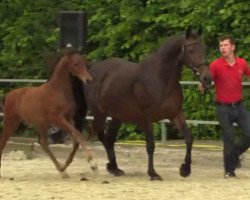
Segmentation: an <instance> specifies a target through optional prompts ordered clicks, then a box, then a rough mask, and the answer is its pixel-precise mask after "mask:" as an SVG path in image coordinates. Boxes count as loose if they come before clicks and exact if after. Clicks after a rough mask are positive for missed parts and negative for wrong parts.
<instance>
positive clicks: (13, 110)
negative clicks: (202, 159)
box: [0, 50, 96, 176]
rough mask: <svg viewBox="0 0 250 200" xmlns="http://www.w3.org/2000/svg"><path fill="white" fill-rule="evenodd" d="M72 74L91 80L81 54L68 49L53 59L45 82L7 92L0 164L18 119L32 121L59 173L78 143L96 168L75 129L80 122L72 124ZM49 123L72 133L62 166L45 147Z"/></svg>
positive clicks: (73, 100)
mask: <svg viewBox="0 0 250 200" xmlns="http://www.w3.org/2000/svg"><path fill="white" fill-rule="evenodd" d="M72 77H74V78H72ZM76 78H78V79H80V80H81V81H82V82H84V83H87V82H89V81H91V80H92V76H91V75H90V74H89V73H88V71H87V68H86V62H85V60H84V59H83V57H82V56H81V55H79V54H78V53H76V52H75V51H72V50H69V51H67V52H66V53H65V55H64V56H63V57H62V58H61V59H60V60H59V61H58V62H57V64H56V65H55V68H54V71H53V74H52V77H51V78H50V80H49V81H48V82H47V83H45V84H42V85H41V86H39V87H23V88H19V89H14V90H13V91H11V92H10V93H9V94H7V96H6V98H5V102H4V106H3V112H4V119H3V133H2V136H1V139H0V167H1V157H2V151H3V148H4V147H5V145H6V142H7V140H8V139H9V137H10V136H11V135H12V134H13V133H14V132H15V131H16V130H17V128H18V127H19V125H20V123H21V122H22V121H24V122H26V123H30V124H32V125H34V126H35V127H36V128H37V129H38V130H39V133H40V140H39V142H40V144H41V146H42V148H43V150H44V151H45V152H46V153H47V154H48V155H49V156H50V158H51V160H52V161H53V163H54V164H55V166H56V169H57V170H58V171H59V172H61V173H62V175H63V176H65V175H66V173H65V172H64V171H65V170H66V168H67V167H68V165H69V164H70V163H71V162H72V158H73V156H74V154H75V151H76V150H77V149H78V145H79V144H80V145H81V146H82V148H83V151H84V153H85V154H86V156H87V160H88V162H89V163H90V165H91V168H92V169H96V166H95V165H93V163H92V155H91V152H90V151H89V150H88V149H87V148H86V146H85V144H84V139H83V136H82V135H81V133H80V132H79V131H78V130H77V129H76V128H77V126H80V123H77V124H74V119H75V120H76V118H79V116H76V115H77V113H79V112H76V110H75V108H76V107H77V105H76V102H75V98H74V96H75V95H77V94H75V93H74V92H73V91H72V88H73V89H74V86H75V85H77V84H78V83H77V81H76ZM81 103H82V102H81ZM82 117H83V116H82ZM51 125H55V126H57V127H59V128H61V129H63V130H65V131H66V132H67V133H69V134H70V135H71V136H72V139H73V142H74V147H73V150H72V152H71V153H70V155H69V156H68V159H67V160H66V162H65V164H64V166H61V165H60V164H59V163H58V161H57V159H56V158H55V156H54V155H53V153H52V152H51V151H50V149H49V145H48V142H47V133H48V129H49V127H50V126H51ZM75 126H76V128H75ZM91 163H92V164H91ZM0 175H1V174H0Z"/></svg>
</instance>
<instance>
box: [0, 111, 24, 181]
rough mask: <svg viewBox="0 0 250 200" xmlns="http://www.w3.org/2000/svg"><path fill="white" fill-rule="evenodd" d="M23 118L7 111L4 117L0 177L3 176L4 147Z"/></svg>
mask: <svg viewBox="0 0 250 200" xmlns="http://www.w3.org/2000/svg"><path fill="white" fill-rule="evenodd" d="M20 123H21V120H20V119H19V117H13V116H12V117H10V116H8V113H5V115H4V119H3V134H2V135H1V137H0V178H1V160H2V153H3V149H4V147H5V145H6V142H7V141H8V139H9V138H10V136H11V135H12V134H13V133H14V132H15V131H16V130H17V129H18V127H19V125H20Z"/></svg>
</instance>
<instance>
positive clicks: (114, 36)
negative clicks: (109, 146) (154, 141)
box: [0, 0, 250, 138]
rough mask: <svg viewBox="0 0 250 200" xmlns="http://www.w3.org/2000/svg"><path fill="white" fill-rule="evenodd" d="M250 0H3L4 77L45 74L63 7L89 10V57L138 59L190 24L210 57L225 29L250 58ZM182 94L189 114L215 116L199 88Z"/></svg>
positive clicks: (0, 44)
mask: <svg viewBox="0 0 250 200" xmlns="http://www.w3.org/2000/svg"><path fill="white" fill-rule="evenodd" d="M249 4H250V3H249V1H248V0H227V1H221V0H203V1H200V0H120V1H117V0H68V1H63V0H54V1H51V0H35V1H28V0H2V1H1V2H0V71H1V78H46V67H45V65H44V59H45V58H46V55H47V52H50V51H57V49H58V43H59V27H58V18H59V12H60V11H63V10H76V11H85V12H86V13H87V15H88V41H87V56H88V58H89V59H91V60H100V59H104V58H108V57H113V56H117V57H122V58H125V59H128V60H131V61H135V62H139V61H141V60H143V59H144V58H145V56H146V55H148V54H149V53H150V52H152V51H154V50H155V49H157V48H158V47H159V45H160V44H161V43H162V42H163V40H164V38H165V37H168V36H172V35H174V34H177V33H178V32H181V31H184V30H185V29H186V27H187V26H190V25H191V26H193V27H200V26H201V27H202V28H203V33H204V34H203V36H204V41H205V43H206V46H207V58H208V61H211V60H212V59H214V58H216V57H218V56H219V52H218V42H217V40H218V37H219V36H221V35H224V34H231V35H233V36H234V38H235V39H236V43H237V52H238V55H240V56H243V57H244V58H246V59H247V60H248V61H250V55H249V46H250V34H249V33H250V26H249V21H250V15H249V13H250V5H249ZM182 79H183V80H192V79H193V77H192V74H191V72H190V70H188V69H185V70H184V71H183V77H182ZM212 93H213V92H212ZM184 94H185V104H184V109H185V112H186V113H187V118H188V119H203V120H215V117H214V107H213V105H212V104H210V106H207V107H204V101H202V100H201V99H200V96H199V94H198V93H197V89H196V88H185V90H184ZM211 98H213V96H212V97H210V98H209V97H206V101H205V102H207V104H209V103H208V102H210V101H211ZM201 102H202V103H201ZM128 130H130V128H128ZM131 132H133V131H131ZM208 132H209V131H206V133H204V134H201V135H199V134H197V137H200V138H202V137H206V136H207V135H208ZM211 132H212V131H211Z"/></svg>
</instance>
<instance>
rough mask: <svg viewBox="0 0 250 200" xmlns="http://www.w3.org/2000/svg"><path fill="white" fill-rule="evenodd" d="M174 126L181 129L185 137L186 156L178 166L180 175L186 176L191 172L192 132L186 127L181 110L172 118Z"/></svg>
mask: <svg viewBox="0 0 250 200" xmlns="http://www.w3.org/2000/svg"><path fill="white" fill-rule="evenodd" d="M173 122H174V124H175V126H176V128H177V129H178V130H179V131H181V132H182V133H183V135H184V137H185V143H186V156H185V162H184V163H182V165H181V167H180V175H181V176H183V177H187V176H189V175H190V174H191V163H192V160H191V151H192V145H193V134H192V132H191V130H190V129H189V128H188V127H187V124H186V121H185V117H184V114H183V112H180V114H178V115H177V116H176V117H175V118H174V120H173Z"/></svg>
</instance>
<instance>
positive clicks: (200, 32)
mask: <svg viewBox="0 0 250 200" xmlns="http://www.w3.org/2000/svg"><path fill="white" fill-rule="evenodd" d="M202 31H203V30H202V27H201V26H200V27H199V30H198V34H199V36H201V34H202Z"/></svg>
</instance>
